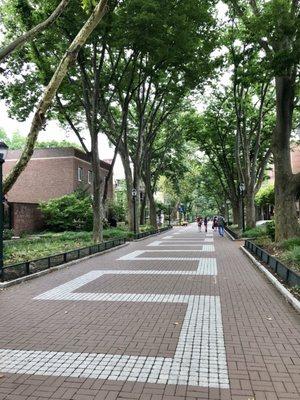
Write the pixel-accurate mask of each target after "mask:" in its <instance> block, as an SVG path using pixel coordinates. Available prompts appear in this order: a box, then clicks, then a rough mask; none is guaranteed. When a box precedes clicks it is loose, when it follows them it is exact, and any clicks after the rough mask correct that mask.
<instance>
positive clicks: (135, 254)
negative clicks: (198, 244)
mask: <svg viewBox="0 0 300 400" xmlns="http://www.w3.org/2000/svg"><path fill="white" fill-rule="evenodd" d="M212 251H215V247H214V246H213V245H211V244H204V245H202V249H201V250H200V249H199V250H178V249H176V250H163V249H162V250H138V251H133V252H132V253H129V254H126V255H125V256H122V257H120V258H118V260H119V261H128V260H144V259H146V260H147V259H149V260H151V259H152V260H153V258H150V257H149V258H145V257H143V258H142V257H138V256H140V255H142V254H144V253H170V252H171V253H186V252H189V253H190V252H196V253H201V252H212ZM163 259H164V258H163ZM165 259H169V260H170V259H175V260H176V259H177V258H176V257H166V258H165ZM180 259H181V260H184V259H185V258H182V257H181V258H180ZM186 259H187V260H188V259H190V258H186ZM194 259H195V258H194ZM196 259H198V258H196Z"/></svg>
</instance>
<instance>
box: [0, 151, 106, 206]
mask: <svg viewBox="0 0 300 400" xmlns="http://www.w3.org/2000/svg"><path fill="white" fill-rule="evenodd" d="M19 153H20V152H19V151H16V150H13V151H10V152H9V153H8V158H7V160H6V162H5V163H4V170H3V172H4V175H6V174H7V173H8V172H9V171H10V170H11V168H12V167H13V166H14V165H15V163H16V160H17V159H18V158H19V156H20V154H19ZM81 157H82V158H83V159H81ZM86 158H87V155H86V154H84V153H81V152H79V151H78V150H74V149H44V150H35V151H34V155H33V157H32V158H31V160H30V161H29V163H28V165H27V167H26V168H25V170H24V171H23V172H22V174H21V175H20V177H19V178H18V180H17V182H16V183H15V184H14V186H13V187H12V189H11V190H10V191H9V192H8V194H7V199H8V201H9V202H16V203H36V204H38V203H40V202H41V201H47V200H49V199H54V198H57V197H61V196H63V195H65V194H69V193H72V192H73V191H74V190H75V189H77V188H78V187H83V188H85V189H87V190H88V191H89V192H90V193H92V185H91V184H90V183H88V171H89V170H91V169H92V168H91V164H90V162H89V161H87V160H86ZM101 166H102V168H101V173H102V176H105V175H106V174H107V170H106V169H104V168H103V167H106V164H105V163H103V162H101ZM78 167H81V168H82V170H83V180H82V181H81V182H80V181H78V175H77V173H78ZM112 195H113V182H112V179H111V180H110V182H109V197H112Z"/></svg>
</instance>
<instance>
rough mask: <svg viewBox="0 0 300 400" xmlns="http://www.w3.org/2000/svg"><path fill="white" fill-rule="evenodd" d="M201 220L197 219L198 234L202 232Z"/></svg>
mask: <svg viewBox="0 0 300 400" xmlns="http://www.w3.org/2000/svg"><path fill="white" fill-rule="evenodd" d="M202 222H203V221H202V218H201V217H199V219H198V232H201V230H202Z"/></svg>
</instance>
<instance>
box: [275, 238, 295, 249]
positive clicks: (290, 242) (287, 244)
mask: <svg viewBox="0 0 300 400" xmlns="http://www.w3.org/2000/svg"><path fill="white" fill-rule="evenodd" d="M279 246H280V247H281V248H282V249H284V250H291V249H293V248H294V247H296V246H300V237H294V238H290V239H287V240H284V241H283V242H281V243H280V245H279Z"/></svg>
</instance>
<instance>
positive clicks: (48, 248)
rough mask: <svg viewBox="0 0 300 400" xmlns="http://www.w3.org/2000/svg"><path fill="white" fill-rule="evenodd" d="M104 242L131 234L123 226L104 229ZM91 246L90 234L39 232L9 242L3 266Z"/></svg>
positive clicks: (148, 228)
mask: <svg viewBox="0 0 300 400" xmlns="http://www.w3.org/2000/svg"><path fill="white" fill-rule="evenodd" d="M151 229H152V228H151V227H150V226H147V225H144V226H141V232H144V231H149V230H151ZM103 237H104V240H110V239H116V238H123V237H126V238H127V239H130V238H132V237H133V232H130V231H128V230H127V228H126V227H125V226H119V227H118V228H109V229H105V230H104V232H103ZM91 244H93V239H92V232H69V231H68V232H41V233H40V234H38V235H31V236H27V237H24V238H22V239H19V240H11V241H8V242H6V243H5V245H4V260H5V261H4V263H5V265H11V264H17V263H19V262H23V261H30V260H34V259H38V258H43V257H47V256H50V255H55V254H59V253H63V252H65V251H70V250H74V249H78V248H81V247H86V246H89V245H91Z"/></svg>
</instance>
